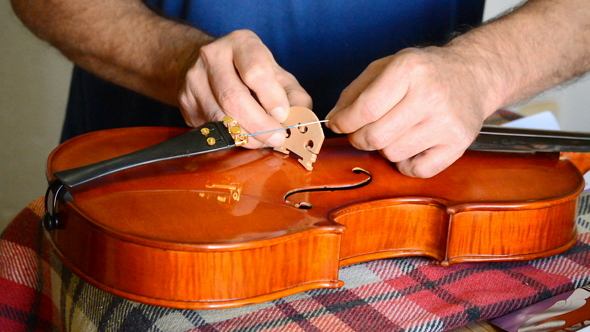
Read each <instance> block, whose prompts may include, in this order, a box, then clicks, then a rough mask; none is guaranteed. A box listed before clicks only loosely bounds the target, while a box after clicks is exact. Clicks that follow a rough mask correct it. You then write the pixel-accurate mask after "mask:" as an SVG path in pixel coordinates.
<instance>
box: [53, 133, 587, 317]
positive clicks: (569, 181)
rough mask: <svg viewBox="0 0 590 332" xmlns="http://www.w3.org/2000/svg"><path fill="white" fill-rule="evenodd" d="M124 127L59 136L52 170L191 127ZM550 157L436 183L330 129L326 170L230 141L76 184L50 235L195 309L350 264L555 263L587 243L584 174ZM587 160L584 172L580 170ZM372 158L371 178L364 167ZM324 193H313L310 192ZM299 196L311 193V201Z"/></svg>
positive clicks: (305, 282)
mask: <svg viewBox="0 0 590 332" xmlns="http://www.w3.org/2000/svg"><path fill="white" fill-rule="evenodd" d="M182 132H183V130H182V129H174V128H126V129H114V130H108V131H102V132H96V133H90V134H86V135H83V136H80V137H78V138H75V139H73V140H70V141H68V142H66V143H64V144H62V145H61V146H59V147H58V148H57V149H56V150H55V151H54V152H53V153H52V154H51V156H50V157H49V160H48V166H47V174H48V178H49V179H50V180H51V179H53V178H54V177H53V175H52V174H54V173H55V172H57V171H61V170H65V169H70V168H73V167H78V166H82V165H87V164H90V163H94V162H98V161H101V160H105V159H108V158H112V157H116V156H119V155H122V154H125V153H129V152H132V151H136V150H139V149H142V148H145V147H148V146H151V145H153V144H156V143H158V142H161V141H164V140H166V139H168V138H171V137H173V136H176V135H178V134H180V133H182ZM564 156H565V154H563V155H562V156H561V157H560V155H559V154H553V153H534V154H533V153H498V152H478V151H468V152H466V153H465V155H464V156H463V157H462V158H460V159H459V160H458V161H457V162H456V163H455V164H453V165H452V166H451V167H449V168H448V169H447V170H445V171H443V172H442V173H440V174H439V175H437V176H435V177H433V178H431V179H418V178H410V177H407V176H404V175H402V174H400V173H399V172H398V171H397V169H396V168H395V165H393V164H391V163H389V162H388V161H386V160H385V159H384V158H382V157H381V156H380V155H379V154H378V153H375V152H365V151H359V150H356V149H354V148H352V147H351V146H350V145H349V144H348V143H347V141H346V140H343V139H328V140H326V142H325V144H324V147H323V148H322V152H321V158H319V159H318V161H317V162H316V163H315V164H314V171H313V172H309V171H307V170H305V169H303V168H302V167H301V166H300V165H299V164H298V162H297V158H296V157H291V156H287V155H284V154H280V153H277V152H273V151H271V150H268V149H262V150H246V149H233V150H225V151H218V152H214V153H209V154H205V155H199V156H194V157H189V158H184V159H175V160H169V161H163V162H159V163H154V164H149V165H144V166H140V167H137V168H135V169H130V170H125V171H121V172H119V173H115V174H111V175H109V176H106V177H103V178H100V179H97V180H95V181H92V182H89V183H86V184H83V185H80V186H77V187H75V188H71V189H69V191H70V193H71V194H72V196H73V198H74V201H69V202H66V203H59V207H58V213H57V215H58V218H59V219H60V222H61V224H60V227H59V228H58V229H55V230H52V231H46V234H47V236H48V237H49V238H50V240H51V242H52V243H53V246H54V248H55V250H56V252H57V253H58V254H59V256H60V257H61V259H62V260H63V261H64V263H65V264H66V265H67V266H68V267H69V268H70V269H72V270H73V271H74V272H76V273H77V274H79V275H80V276H81V277H83V278H84V279H85V280H87V281H88V282H90V283H92V284H94V285H96V286H97V287H99V288H101V289H103V290H106V291H108V292H111V293H114V294H116V295H118V296H122V297H124V298H128V299H131V300H136V301H141V302H144V303H148V304H154V305H162V306H169V307H176V308H187V309H212V308H227V307H235V306H241V305H246V304H252V303H260V302H264V301H268V300H272V299H276V298H279V297H283V296H287V295H291V294H295V293H298V292H302V291H305V290H309V289H313V288H336V287H340V286H342V284H343V282H341V281H339V280H338V269H339V267H342V266H346V265H350V264H355V263H358V262H363V261H367V260H373V259H381V258H389V257H401V256H414V255H420V256H426V257H431V258H432V259H435V260H438V261H440V262H441V264H442V265H449V264H454V263H460V262H488V261H518V260H528V259H536V258H541V257H547V256H550V255H554V254H557V253H560V252H563V251H565V250H567V249H568V248H570V247H571V246H572V245H573V244H574V243H575V241H576V235H577V234H576V227H575V220H574V219H575V212H576V200H577V197H578V195H579V194H580V192H581V191H582V190H583V187H584V181H583V177H582V175H581V172H580V170H579V169H578V168H581V169H585V168H586V167H587V164H588V160H587V157H585V156H584V155H583V154H569V155H568V157H570V158H573V160H574V161H575V164H574V163H572V162H570V161H569V160H568V159H567V158H564ZM576 165H577V166H578V167H576ZM355 167H360V168H362V169H364V170H366V171H367V172H369V173H370V174H371V177H372V181H371V182H370V183H368V184H366V185H364V186H361V187H358V188H355V189H349V190H321V189H322V188H325V187H330V188H332V189H334V188H338V189H344V188H345V187H346V186H348V185H350V184H354V183H359V182H363V181H366V180H367V178H368V177H369V175H367V174H366V173H363V172H360V173H355V172H352V169H353V168H355ZM309 188H314V189H315V190H314V191H305V190H304V189H309ZM293 190H301V192H297V193H295V194H293V195H291V196H289V198H288V200H289V201H290V202H294V203H300V202H307V203H309V204H310V205H311V209H298V208H296V207H294V206H292V205H291V204H289V203H286V202H285V195H286V194H287V193H289V192H292V191H293Z"/></svg>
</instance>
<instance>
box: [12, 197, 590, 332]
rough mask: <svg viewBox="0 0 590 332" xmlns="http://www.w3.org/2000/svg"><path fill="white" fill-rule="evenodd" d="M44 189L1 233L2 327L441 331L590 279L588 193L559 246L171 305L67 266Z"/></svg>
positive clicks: (400, 264) (361, 271) (371, 267)
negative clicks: (45, 217) (241, 303)
mask: <svg viewBox="0 0 590 332" xmlns="http://www.w3.org/2000/svg"><path fill="white" fill-rule="evenodd" d="M42 213H43V203H42V199H38V200H36V201H34V202H32V203H31V204H30V205H29V206H28V207H27V208H26V209H24V210H23V211H22V212H21V213H20V214H19V215H18V216H17V217H16V218H15V219H14V220H13V221H12V223H11V224H10V225H9V226H8V228H7V229H6V230H5V231H4V232H3V234H2V236H1V237H0V331H3V332H9V331H35V332H36V331H60V332H61V331H72V332H84V331H124V332H129V331H142V332H146V331H149V332H152V331H153V332H156V331H161V332H176V331H182V332H185V331H186V332H188V331H207V332H209V331H211V332H213V331H243V332H253V331H338V332H341V331H372V332H373V331H412V332H419V331H424V332H427V331H428V332H432V331H447V330H450V329H453V328H456V327H459V326H463V325H465V324H468V323H469V322H474V321H479V320H484V319H489V318H493V317H497V316H501V315H503V314H506V313H509V312H511V311H514V310H516V309H518V308H521V307H523V306H527V305H529V304H532V303H535V302H538V301H541V300H543V299H545V298H548V297H550V296H553V295H556V294H559V293H563V292H566V291H569V290H572V289H574V288H577V287H581V286H583V285H585V284H588V283H589V282H590V196H589V195H588V194H585V195H583V196H582V197H581V198H580V204H579V212H578V217H577V222H578V226H579V230H580V234H581V235H580V238H579V241H578V243H577V244H576V246H575V247H574V248H572V249H570V250H569V251H567V252H565V253H564V254H561V255H558V256H555V257H551V258H547V259H541V260H537V261H530V262H519V263H469V264H457V265H453V266H451V267H446V268H444V267H440V266H438V265H437V264H436V263H435V262H433V261H431V260H429V259H425V258H396V259H383V260H377V261H371V262H366V263H361V264H356V265H352V266H348V267H345V268H342V269H341V271H340V279H341V280H343V281H345V283H346V285H345V286H344V287H343V288H341V289H336V290H312V291H308V292H305V293H301V294H297V295H294V296H289V297H286V298H282V299H279V300H275V301H271V302H268V303H263V304H259V305H252V306H246V307H241V308H234V309H222V310H177V309H170V308H163V307H157V306H149V305H145V304H140V303H136V302H132V301H128V300H124V299H121V298H118V297H116V296H113V295H110V294H107V293H105V292H103V291H101V290H99V289H97V288H95V287H93V286H90V285H89V284H87V283H86V282H84V281H82V280H80V279H79V278H78V277H77V276H75V275H74V274H72V272H71V271H69V270H68V269H67V268H66V267H64V266H63V264H62V263H61V262H60V261H59V260H58V259H57V258H56V257H55V256H54V255H53V254H52V252H51V250H50V249H49V244H48V242H47V240H46V239H45V238H44V236H43V232H42V229H41V223H40V219H41V215H42Z"/></svg>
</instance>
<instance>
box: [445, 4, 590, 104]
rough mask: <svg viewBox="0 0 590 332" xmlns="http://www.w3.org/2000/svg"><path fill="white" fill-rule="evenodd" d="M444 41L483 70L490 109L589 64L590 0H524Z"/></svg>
mask: <svg viewBox="0 0 590 332" xmlns="http://www.w3.org/2000/svg"><path fill="white" fill-rule="evenodd" d="M446 47H447V48H449V49H450V50H452V51H453V52H455V53H457V54H461V55H462V56H463V57H464V58H465V59H466V60H467V62H468V63H469V62H473V65H472V66H473V67H474V68H476V67H479V68H482V71H484V72H488V74H487V75H488V77H489V78H491V82H490V85H489V86H490V87H493V90H492V92H493V97H494V98H491V99H492V100H494V101H493V102H492V105H490V106H488V109H487V111H488V112H490V111H493V110H495V109H497V108H500V107H504V106H508V105H511V104H513V103H516V102H519V101H522V100H524V99H527V98H529V97H531V96H533V95H535V94H538V93H540V92H542V91H544V90H546V89H549V88H551V87H553V86H555V85H558V84H561V83H564V82H566V81H568V80H570V79H572V78H575V77H577V76H580V75H582V74H584V73H585V72H587V71H588V70H590V1H588V0H529V1H528V2H526V3H524V4H523V5H522V6H521V7H520V8H518V9H516V10H514V11H513V12H511V13H509V14H507V15H505V16H503V17H500V18H498V19H496V20H494V21H492V22H490V23H488V24H486V25H483V26H482V27H480V28H478V29H474V30H473V31H471V32H470V33H467V34H465V35H463V36H460V37H458V38H456V39H455V40H453V41H451V43H449V45H447V46H446Z"/></svg>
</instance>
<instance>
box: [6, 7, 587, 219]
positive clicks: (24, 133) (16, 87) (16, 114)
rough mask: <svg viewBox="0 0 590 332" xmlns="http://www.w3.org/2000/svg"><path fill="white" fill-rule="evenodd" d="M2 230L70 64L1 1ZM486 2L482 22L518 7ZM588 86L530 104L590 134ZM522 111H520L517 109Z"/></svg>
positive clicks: (36, 161)
mask: <svg viewBox="0 0 590 332" xmlns="http://www.w3.org/2000/svg"><path fill="white" fill-rule="evenodd" d="M0 1H1V2H0V6H1V7H0V117H1V118H0V119H1V121H0V125H1V127H0V149H1V150H0V151H1V154H0V156H1V158H0V229H3V227H4V225H5V224H7V223H8V222H9V221H10V220H11V219H12V218H13V217H14V216H15V215H16V213H18V211H20V210H21V209H22V208H24V207H25V206H26V205H27V204H28V203H29V202H30V201H32V200H33V199H35V198H36V197H40V196H42V195H43V194H44V190H45V187H46V182H45V174H44V172H45V160H46V158H47V156H48V154H49V153H50V152H51V150H52V149H53V148H54V147H55V146H56V145H57V143H58V139H59V132H60V128H61V123H62V120H63V115H64V108H65V103H66V95H67V90H68V82H69V75H70V71H71V64H70V63H69V62H68V61H67V60H66V59H65V58H64V57H62V56H61V55H60V54H59V53H58V52H57V51H55V50H53V49H51V48H50V47H49V46H47V45H46V44H44V43H43V42H41V41H39V40H37V39H36V38H35V37H34V36H33V35H32V34H31V33H29V32H28V30H27V29H26V28H25V27H24V26H22V24H21V23H20V22H19V21H18V19H17V18H16V17H15V16H14V14H13V13H12V10H11V8H10V5H9V2H8V0H0ZM518 3H519V1H515V0H488V1H487V4H486V15H485V16H486V18H490V17H493V16H495V15H497V14H498V13H500V12H503V11H504V10H506V9H507V8H509V7H511V6H514V5H516V4H518ZM588 92H590V85H589V84H588V81H587V80H585V81H582V82H579V83H576V84H574V85H572V86H569V87H568V88H566V89H563V90H554V91H552V92H550V93H547V94H543V95H542V96H540V97H538V98H536V99H535V100H532V101H531V102H530V103H532V104H538V105H540V106H539V107H545V106H546V105H549V106H551V107H555V108H556V109H557V110H556V113H557V115H558V119H559V121H560V122H561V124H562V127H563V129H568V130H579V131H590V115H589V114H590V110H589V108H590V94H589V93H588ZM516 109H520V107H516Z"/></svg>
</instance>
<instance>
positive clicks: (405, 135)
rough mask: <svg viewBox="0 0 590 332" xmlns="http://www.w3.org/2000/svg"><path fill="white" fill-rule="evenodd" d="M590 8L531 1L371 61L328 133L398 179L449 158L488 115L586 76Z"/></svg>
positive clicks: (568, 1) (573, 1)
mask: <svg viewBox="0 0 590 332" xmlns="http://www.w3.org/2000/svg"><path fill="white" fill-rule="evenodd" d="M589 22H590V1H588V0H530V1H528V2H526V3H525V4H523V5H522V6H521V7H520V8H518V9H516V10H514V11H513V12H512V13H509V14H507V15H505V16H503V17H501V18H499V19H497V20H494V21H493V22H490V23H488V24H485V25H483V26H481V27H479V28H476V29H473V30H472V31H470V32H468V33H466V34H464V35H461V36H459V37H457V38H455V39H454V40H452V41H451V42H450V43H448V44H447V45H445V46H444V47H427V48H418V49H416V48H414V49H406V50H403V51H401V52H399V53H398V54H395V55H392V56H389V57H386V58H383V59H379V60H377V61H375V62H373V63H372V64H371V65H370V66H369V67H368V68H367V69H366V70H365V71H364V72H363V73H362V74H361V75H360V76H359V77H358V78H357V79H356V80H355V81H353V82H352V83H351V84H350V86H349V87H347V88H346V89H345V91H344V92H343V93H342V95H341V97H340V100H339V101H338V103H337V104H336V107H335V108H334V110H332V112H331V113H330V114H329V115H328V119H329V120H330V122H329V126H330V128H332V129H333V130H334V131H336V132H340V133H346V134H349V139H350V141H351V143H352V144H353V145H354V146H355V147H357V148H359V149H363V150H379V151H380V152H381V154H383V155H384V156H385V157H386V158H387V159H389V160H390V161H392V162H396V163H397V166H398V168H399V169H400V171H401V172H402V173H404V174H407V175H411V176H417V177H431V176H433V175H435V174H437V173H439V172H440V171H442V170H443V169H445V168H446V167H448V166H449V165H450V164H452V163H453V162H454V161H455V160H457V159H458V158H459V157H460V156H461V155H462V154H463V152H464V151H465V150H466V149H467V148H468V147H469V145H470V144H471V142H473V140H474V139H475V137H476V136H477V134H478V132H479V130H480V128H481V125H482V123H483V120H484V119H485V118H486V117H487V116H489V115H490V114H491V113H493V112H494V111H495V110H497V109H499V108H501V107H505V106H508V105H511V104H513V103H515V102H518V101H521V100H523V99H526V98H529V97H531V96H533V95H535V94H537V93H539V92H541V91H544V90H546V89H548V88H550V87H552V86H555V85H557V84H560V83H563V82H565V81H567V80H570V79H572V78H574V77H576V76H578V75H581V74H582V73H584V72H586V71H588V70H589V69H590V25H589Z"/></svg>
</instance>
